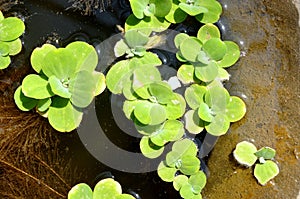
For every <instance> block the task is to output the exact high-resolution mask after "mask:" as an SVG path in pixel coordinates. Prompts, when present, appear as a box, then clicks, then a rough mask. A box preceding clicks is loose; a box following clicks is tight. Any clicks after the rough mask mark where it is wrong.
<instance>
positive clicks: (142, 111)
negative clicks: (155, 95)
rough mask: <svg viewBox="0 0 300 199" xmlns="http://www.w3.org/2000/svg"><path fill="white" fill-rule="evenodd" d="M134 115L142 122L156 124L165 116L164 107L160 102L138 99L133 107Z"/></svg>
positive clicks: (163, 119) (162, 120)
mask: <svg viewBox="0 0 300 199" xmlns="http://www.w3.org/2000/svg"><path fill="white" fill-rule="evenodd" d="M134 116H135V117H136V119H138V120H139V122H141V123H142V124H150V125H157V124H160V123H162V122H164V121H165V120H166V118H167V116H166V111H165V109H164V107H163V106H162V105H160V104H155V103H151V102H149V101H146V100H140V102H139V103H138V104H137V105H136V107H135V109H134Z"/></svg>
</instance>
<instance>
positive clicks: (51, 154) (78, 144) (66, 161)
mask: <svg viewBox="0 0 300 199" xmlns="http://www.w3.org/2000/svg"><path fill="white" fill-rule="evenodd" d="M1 2H2V1H1V0H0V3H1ZM220 2H221V3H222V4H223V7H224V13H223V16H222V18H221V20H220V22H218V24H217V25H218V26H219V27H220V29H221V30H222V37H223V39H225V40H226V39H227V40H233V41H235V42H237V43H238V44H239V45H240V47H241V51H242V57H241V59H240V61H239V62H238V63H237V64H236V65H235V66H233V67H232V68H230V69H229V72H230V73H231V75H232V77H231V80H230V82H227V83H226V87H227V88H228V89H229V91H230V93H231V94H232V95H237V96H240V97H241V98H243V99H244V101H245V102H246V104H247V110H248V112H247V115H246V117H245V118H244V119H242V120H241V121H239V122H237V123H235V124H233V125H232V127H231V129H230V132H229V133H228V134H227V135H225V136H222V137H221V138H220V139H219V140H218V143H217V144H216V146H215V148H214V150H213V152H212V153H211V155H210V157H209V160H208V167H209V171H210V175H209V179H208V183H207V186H206V188H205V190H204V196H205V198H209V199H219V198H225V199H226V198H234V199H238V198H245V199H248V198H259V199H263V198H296V196H297V195H298V192H299V186H298V184H299V182H298V181H297V180H298V179H299V176H300V169H299V160H298V158H299V151H300V148H299V124H298V121H300V118H299V106H298V105H299V95H300V93H299V83H300V82H299V73H298V72H299V39H300V38H299V27H298V14H297V11H296V9H295V6H294V5H293V4H292V3H291V2H290V1H288V2H286V3H285V4H284V6H282V5H281V4H282V3H281V2H280V1H269V0H264V1H258V0H254V1H238V0H233V1H227V0H221V1H220ZM69 6H71V4H70V3H67V1H59V0H49V1H47V3H45V1H42V0H39V1H36V0H35V1H33V0H25V1H24V4H20V5H18V6H15V7H13V8H12V9H11V10H10V11H9V12H7V14H10V15H14V14H16V13H17V15H18V16H20V17H21V18H23V19H24V20H25V23H26V32H25V34H24V36H23V38H22V39H23V43H24V49H23V53H22V54H21V55H18V56H16V58H15V59H14V63H13V66H11V68H10V69H6V70H5V71H4V72H3V71H2V72H0V92H1V100H0V110H1V115H0V122H1V123H0V138H1V141H0V152H1V155H0V179H1V181H0V196H1V197H4V198H14V196H20V197H21V198H36V197H38V196H47V197H49V198H63V195H66V193H67V191H68V190H69V188H70V187H71V186H73V185H74V184H76V183H78V182H86V183H88V184H90V185H91V186H94V185H95V183H96V182H97V181H98V180H100V179H101V178H104V177H109V176H111V175H112V176H114V178H115V179H116V180H117V181H119V182H120V183H121V184H122V187H123V190H124V191H125V192H127V193H132V194H133V193H135V192H136V193H138V194H139V196H140V197H141V198H142V199H153V198H155V199H169V198H172V199H176V198H180V197H179V194H178V193H177V192H176V191H174V189H173V187H172V184H171V183H165V182H162V181H161V180H160V179H159V177H158V176H157V174H156V171H152V172H144V173H137V172H131V173H130V172H125V171H121V170H116V169H113V168H110V167H109V166H107V165H105V164H103V163H101V162H99V161H98V160H97V159H96V158H95V157H93V156H92V155H91V154H90V153H89V151H88V150H87V149H86V147H87V146H86V144H87V143H85V142H83V143H82V137H80V136H82V135H81V134H80V132H78V133H76V132H72V133H68V134H62V133H57V132H55V131H54V130H52V128H51V127H50V126H49V125H48V123H47V122H46V121H45V120H44V119H41V118H40V117H39V116H37V115H36V114H34V113H21V112H20V111H18V110H17V109H16V107H15V106H14V103H13V99H12V93H13V90H14V89H15V88H16V87H17V86H18V85H19V84H20V82H21V80H22V78H23V77H24V76H25V75H26V74H28V73H29V72H30V67H29V55H30V53H31V52H32V50H33V49H34V48H35V47H37V46H40V45H41V44H43V43H45V42H48V43H51V44H53V45H56V46H65V45H66V44H67V43H69V42H72V41H74V40H82V41H87V42H89V43H91V44H93V45H95V46H96V45H97V44H99V43H100V42H101V41H103V40H105V39H106V38H108V37H109V36H111V35H112V34H115V33H116V29H115V27H114V25H112V24H115V23H119V22H120V21H119V20H118V19H117V18H115V17H114V14H112V13H108V12H107V13H103V14H100V13H96V14H95V15H92V16H90V17H88V16H81V15H80V12H74V11H73V10H72V9H65V8H67V7H69ZM125 7H126V6H125ZM115 14H116V15H117V16H119V18H120V20H122V19H124V16H125V15H128V11H126V10H125V11H121V10H119V11H117V12H116V13H115ZM103 19H106V20H103ZM36 27H38V28H36ZM180 28H183V30H186V27H183V26H180V27H178V30H179V29H180ZM191 32H193V30H191ZM100 53H101V52H100ZM165 55H166V54H165ZM161 56H163V55H161ZM165 57H168V55H166V56H165ZM169 59H170V58H169ZM111 102H112V101H111V95H110V93H109V92H105V93H104V94H103V95H101V97H98V98H97V99H96V100H95V104H94V106H95V107H97V111H96V112H97V118H98V120H99V123H101V128H102V129H103V131H104V133H105V135H106V136H107V137H108V138H109V139H110V140H112V142H113V143H114V144H115V145H117V146H119V147H120V148H122V149H126V150H128V151H130V152H132V153H137V152H139V151H138V148H139V147H138V144H139V139H138V138H137V137H136V134H135V133H134V127H133V126H130V125H129V123H125V124H123V125H124V126H126V129H127V130H128V129H129V131H130V129H132V132H131V133H130V135H128V134H125V133H123V132H122V129H119V128H118V127H116V125H115V124H114V122H115V121H114V119H113V115H112V113H111V112H112V111H113V110H111V104H110V103H111ZM92 108H94V107H92ZM28 124H30V125H28ZM81 128H82V127H81ZM79 130H80V128H79ZM17 132H21V133H17ZM84 133H86V134H87V135H89V133H91V131H86V132H84ZM10 134H11V135H12V136H9V135H10ZM23 136H26V139H24V137H23ZM200 139H201V138H200ZM24 140H25V141H24ZM26 140H30V141H26ZM242 140H250V141H253V142H254V143H255V144H256V146H257V147H262V146H270V147H273V148H275V149H276V151H277V155H276V160H277V161H278V163H279V167H280V170H281V172H280V174H279V176H277V177H276V178H275V179H274V180H272V183H269V184H267V185H266V186H264V187H262V186H259V185H258V184H257V183H256V181H255V178H254V177H253V175H252V174H253V171H252V170H251V169H244V168H242V167H240V166H239V165H237V164H236V163H235V161H234V160H233V158H232V155H231V154H232V151H233V149H234V147H235V145H236V144H237V143H238V142H239V141H242ZM94 141H95V143H97V140H94ZM99 142H100V141H99ZM7 143H11V144H7ZM103 152H104V151H103ZM28 154H30V158H26V157H27V156H28ZM109 155H110V154H109ZM112 156H113V155H112ZM61 157H63V158H61ZM114 158H119V161H120V165H121V166H123V165H125V162H122V160H123V159H122V158H123V157H114ZM24 162H26V164H24ZM7 163H9V165H8V164H7ZM30 165H34V166H35V168H36V169H32V168H30ZM137 166H139V165H137ZM141 166H142V168H145V169H147V167H151V164H150V163H148V162H145V163H143V165H141ZM18 169H19V170H18ZM22 171H24V172H25V174H24V173H22ZM18 172H19V174H20V173H21V174H20V175H15V173H18ZM14 179H17V180H15V181H14ZM22 179H23V180H22ZM61 184H64V185H61ZM29 185H31V186H29ZM47 186H48V187H47ZM6 187H10V188H9V189H6ZM14 187H25V188H22V189H23V190H24V191H20V190H22V189H17V188H15V190H14ZM49 187H50V188H49ZM30 188H31V190H30ZM5 189H6V191H4V190H5ZM35 189H39V191H36V192H35V191H33V190H35ZM51 189H53V190H54V191H53V190H51ZM30 191H31V192H30ZM55 191H56V192H58V193H55ZM34 194H36V195H34Z"/></svg>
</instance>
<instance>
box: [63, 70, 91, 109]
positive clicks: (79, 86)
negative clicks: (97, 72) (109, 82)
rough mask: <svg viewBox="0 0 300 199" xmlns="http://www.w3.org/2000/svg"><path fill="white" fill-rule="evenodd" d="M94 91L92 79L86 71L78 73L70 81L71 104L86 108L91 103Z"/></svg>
mask: <svg viewBox="0 0 300 199" xmlns="http://www.w3.org/2000/svg"><path fill="white" fill-rule="evenodd" d="M95 90H96V85H95V80H94V77H93V75H92V73H90V72H88V71H84V70H83V71H79V72H78V73H76V74H75V76H73V77H72V78H71V79H70V85H69V92H70V93H71V94H72V95H71V102H72V104H73V105H75V106H77V107H80V108H85V107H87V106H88V105H89V104H90V103H91V102H92V101H93V98H94V93H95Z"/></svg>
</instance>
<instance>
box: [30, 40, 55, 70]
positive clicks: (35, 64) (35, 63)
mask: <svg viewBox="0 0 300 199" xmlns="http://www.w3.org/2000/svg"><path fill="white" fill-rule="evenodd" d="M53 50H56V48H55V46H53V45H51V44H44V45H43V46H42V47H40V48H35V49H34V50H33V51H32V53H31V57H30V62H31V66H32V68H33V69H34V70H35V71H36V72H37V73H40V72H41V70H42V68H43V66H44V59H45V56H46V55H47V54H48V53H49V52H50V51H53Z"/></svg>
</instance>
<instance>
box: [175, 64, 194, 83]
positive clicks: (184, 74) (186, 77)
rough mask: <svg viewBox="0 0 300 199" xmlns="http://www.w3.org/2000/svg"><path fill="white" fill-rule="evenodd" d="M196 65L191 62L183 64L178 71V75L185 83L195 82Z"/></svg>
mask: <svg viewBox="0 0 300 199" xmlns="http://www.w3.org/2000/svg"><path fill="white" fill-rule="evenodd" d="M194 69H195V68H194V66H193V65H191V64H183V65H181V66H180V68H179V69H178V71H177V77H178V79H179V80H180V81H181V82H182V83H183V84H190V83H193V82H194Z"/></svg>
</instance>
